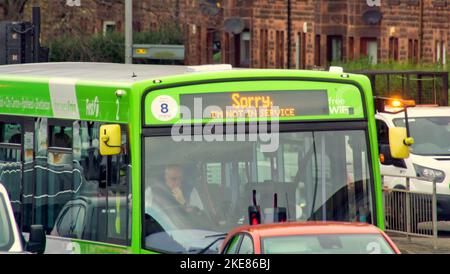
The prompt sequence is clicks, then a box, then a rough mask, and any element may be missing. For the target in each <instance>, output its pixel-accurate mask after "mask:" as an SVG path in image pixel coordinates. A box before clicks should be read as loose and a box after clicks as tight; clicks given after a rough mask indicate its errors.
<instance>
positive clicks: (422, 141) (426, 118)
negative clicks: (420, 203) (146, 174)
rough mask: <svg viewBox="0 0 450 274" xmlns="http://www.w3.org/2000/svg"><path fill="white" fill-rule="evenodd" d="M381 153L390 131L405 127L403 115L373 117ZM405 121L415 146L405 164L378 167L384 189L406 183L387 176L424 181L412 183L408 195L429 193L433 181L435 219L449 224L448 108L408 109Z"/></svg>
mask: <svg viewBox="0 0 450 274" xmlns="http://www.w3.org/2000/svg"><path fill="white" fill-rule="evenodd" d="M375 118H376V123H377V132H378V144H379V149H380V152H382V151H387V148H388V147H389V128H393V127H405V113H404V112H400V113H398V114H390V113H384V112H383V113H377V114H376V115H375ZM408 121H409V127H410V133H411V136H412V137H413V138H414V145H413V146H412V147H411V155H410V157H409V158H408V159H405V160H396V159H390V160H389V161H387V162H385V163H384V164H381V174H382V175H384V176H385V179H384V186H387V187H389V188H400V189H404V188H405V186H406V180H405V179H401V178H396V177H394V176H389V175H398V176H408V177H418V178H424V180H418V179H411V181H410V189H411V191H418V192H424V193H432V191H433V184H432V183H431V182H429V180H433V179H435V180H436V189H437V194H438V195H437V198H438V219H439V220H450V107H438V106H416V107H411V108H408Z"/></svg>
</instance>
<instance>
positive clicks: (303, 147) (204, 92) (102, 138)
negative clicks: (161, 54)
mask: <svg viewBox="0 0 450 274" xmlns="http://www.w3.org/2000/svg"><path fill="white" fill-rule="evenodd" d="M400 135H401V134H400ZM400 135H399V136H397V137H399V138H402V136H400ZM376 136H377V134H376V126H375V119H374V102H373V97H372V92H371V85H370V82H369V80H368V78H366V77H364V76H360V75H352V74H346V73H343V72H318V71H294V70H252V69H249V70H247V69H246V70H242V69H232V68H231V67H230V66H228V65H217V66H214V65H212V66H198V67H187V66H156V65H123V64H105V63H46V64H26V65H12V66H2V67H0V138H1V140H0V182H1V183H2V184H3V185H4V186H5V187H6V188H7V190H8V192H9V194H10V196H11V201H12V205H13V208H14V213H15V217H16V219H17V222H18V223H19V226H20V228H21V229H22V231H23V232H24V233H25V234H26V233H27V232H29V230H30V226H31V225H32V224H42V225H43V226H44V228H45V230H46V233H47V235H48V236H47V250H46V252H47V253H189V254H191V253H199V252H206V253H213V252H215V251H216V248H217V247H216V246H214V245H211V244H212V243H214V242H215V241H216V240H217V239H218V237H220V235H222V234H223V233H226V232H228V231H229V230H231V229H233V228H235V227H237V226H241V225H246V224H249V222H250V221H249V212H248V210H249V208H251V207H252V206H254V205H256V203H257V204H258V206H259V207H260V209H261V211H260V214H261V218H260V221H261V222H264V223H270V222H272V221H273V220H274V217H273V214H274V196H275V194H276V196H277V205H276V206H275V207H279V208H283V212H285V215H286V218H287V220H288V221H311V220H316V221H349V222H368V223H372V224H375V225H377V226H378V227H380V228H384V217H383V211H382V190H381V185H380V171H379V160H378V149H377V137H376ZM391 137H392V136H391ZM394 137H395V136H394ZM403 137H404V136H403ZM397 143H398V142H397ZM400 146H401V145H400ZM253 200H254V201H253ZM210 245H211V247H209V246H210Z"/></svg>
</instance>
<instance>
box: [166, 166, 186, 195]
mask: <svg viewBox="0 0 450 274" xmlns="http://www.w3.org/2000/svg"><path fill="white" fill-rule="evenodd" d="M182 180H183V170H182V169H181V167H179V166H175V165H173V166H167V167H166V169H165V170H164V181H165V183H166V185H167V186H168V187H170V189H174V188H180V187H181V181H182Z"/></svg>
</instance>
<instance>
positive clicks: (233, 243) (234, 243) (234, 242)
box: [225, 234, 242, 254]
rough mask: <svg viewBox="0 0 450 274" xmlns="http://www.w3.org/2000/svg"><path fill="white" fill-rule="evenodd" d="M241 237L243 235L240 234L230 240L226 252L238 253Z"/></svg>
mask: <svg viewBox="0 0 450 274" xmlns="http://www.w3.org/2000/svg"><path fill="white" fill-rule="evenodd" d="M241 237H242V235H241V234H238V235H236V236H234V237H233V238H232V239H231V240H230V242H229V243H228V246H227V248H226V251H225V254H236V252H237V250H238V247H239V242H240V239H241Z"/></svg>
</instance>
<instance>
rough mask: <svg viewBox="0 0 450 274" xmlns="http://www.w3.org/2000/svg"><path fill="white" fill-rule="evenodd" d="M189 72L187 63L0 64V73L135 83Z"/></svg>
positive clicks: (2, 74)
mask: <svg viewBox="0 0 450 274" xmlns="http://www.w3.org/2000/svg"><path fill="white" fill-rule="evenodd" d="M187 73H189V70H188V67H186V66H173V65H125V64H112V63H37V64H20V65H7V66H0V76H19V77H46V78H53V77H61V78H76V79H78V80H88V81H89V80H93V81H104V82H111V81H112V82H124V83H134V82H139V81H143V80H148V79H155V78H159V77H165V76H173V75H181V74H187Z"/></svg>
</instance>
